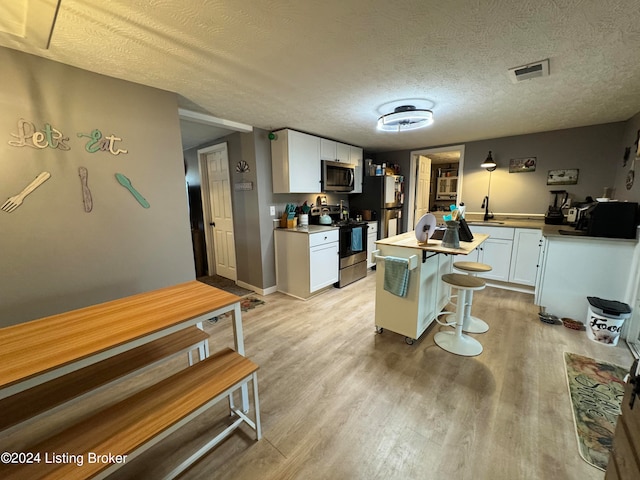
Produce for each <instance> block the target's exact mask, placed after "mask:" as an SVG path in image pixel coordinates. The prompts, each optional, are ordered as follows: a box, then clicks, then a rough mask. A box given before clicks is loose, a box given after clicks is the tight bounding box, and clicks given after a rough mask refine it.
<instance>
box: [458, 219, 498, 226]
mask: <svg viewBox="0 0 640 480" xmlns="http://www.w3.org/2000/svg"><path fill="white" fill-rule="evenodd" d="M467 224H468V225H504V222H501V221H499V220H484V221H479V222H478V221H476V222H467Z"/></svg>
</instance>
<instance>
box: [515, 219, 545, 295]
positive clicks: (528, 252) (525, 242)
mask: <svg viewBox="0 0 640 480" xmlns="http://www.w3.org/2000/svg"><path fill="white" fill-rule="evenodd" d="M541 242H542V230H538V229H533V228H516V230H515V234H514V237H513V248H512V251H511V267H510V270H509V282H511V283H519V284H521V285H529V286H534V285H535V283H536V274H537V272H538V255H539V252H540V243H541Z"/></svg>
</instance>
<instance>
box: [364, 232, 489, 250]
mask: <svg viewBox="0 0 640 480" xmlns="http://www.w3.org/2000/svg"><path fill="white" fill-rule="evenodd" d="M487 238H489V235H486V234H484V233H478V234H475V235H474V236H473V241H472V242H460V248H446V247H443V246H442V240H432V239H429V241H428V242H427V243H418V240H417V239H416V234H415V232H413V231H411V232H407V233H401V234H400V235H395V236H393V237H389V238H384V239H382V240H377V241H376V245H390V246H393V247H406V248H417V249H420V250H426V251H428V252H435V253H449V254H451V255H468V254H469V253H471V252H472V251H473V250H474V249H475V248H476V247H477V246H478V245H480V244H481V243H482V242H484V241H485V240H486V239H487Z"/></svg>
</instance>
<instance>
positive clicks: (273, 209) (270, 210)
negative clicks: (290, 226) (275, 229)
mask: <svg viewBox="0 0 640 480" xmlns="http://www.w3.org/2000/svg"><path fill="white" fill-rule="evenodd" d="M269 215H271V216H272V217H275V216H276V207H275V205H271V206H270V207H269Z"/></svg>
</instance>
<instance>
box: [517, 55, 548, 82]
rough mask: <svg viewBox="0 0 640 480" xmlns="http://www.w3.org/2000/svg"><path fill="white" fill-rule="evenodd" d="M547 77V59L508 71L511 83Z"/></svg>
mask: <svg viewBox="0 0 640 480" xmlns="http://www.w3.org/2000/svg"><path fill="white" fill-rule="evenodd" d="M548 75H549V59H548V58H547V59H545V60H541V61H539V62H534V63H529V64H527V65H521V66H519V67H515V68H510V69H509V78H510V79H511V81H512V82H513V83H518V82H522V81H524V80H531V79H532V78H537V77H546V76H548Z"/></svg>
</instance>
